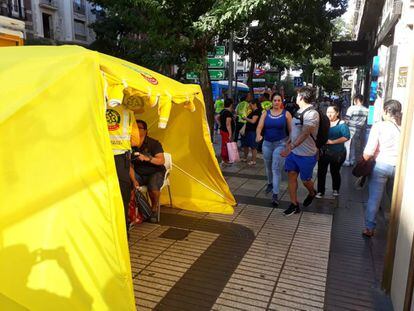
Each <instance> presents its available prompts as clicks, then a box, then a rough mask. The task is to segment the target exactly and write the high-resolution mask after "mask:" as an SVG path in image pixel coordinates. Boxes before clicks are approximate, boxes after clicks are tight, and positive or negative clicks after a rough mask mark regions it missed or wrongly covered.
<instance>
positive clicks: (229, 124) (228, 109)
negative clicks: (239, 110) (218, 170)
mask: <svg viewBox="0 0 414 311" xmlns="http://www.w3.org/2000/svg"><path fill="white" fill-rule="evenodd" d="M218 119H219V121H220V135H221V159H222V160H223V162H222V165H224V166H226V165H231V162H230V161H229V152H228V149H227V143H229V142H232V141H233V134H234V130H235V128H236V123H235V120H234V116H233V100H232V99H231V98H226V100H225V101H224V109H223V110H222V111H221V112H220V115H219V118H218Z"/></svg>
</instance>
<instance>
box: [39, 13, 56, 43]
mask: <svg viewBox="0 0 414 311" xmlns="http://www.w3.org/2000/svg"><path fill="white" fill-rule="evenodd" d="M42 22H43V37H45V38H48V39H53V29H52V15H50V14H47V13H42Z"/></svg>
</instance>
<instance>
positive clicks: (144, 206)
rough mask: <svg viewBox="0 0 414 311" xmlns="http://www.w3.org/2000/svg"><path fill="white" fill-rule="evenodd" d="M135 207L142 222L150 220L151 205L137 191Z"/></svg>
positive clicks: (137, 190) (136, 190)
mask: <svg viewBox="0 0 414 311" xmlns="http://www.w3.org/2000/svg"><path fill="white" fill-rule="evenodd" d="M135 206H137V207H138V212H139V213H140V214H141V215H142V218H143V221H146V220H148V219H150V218H151V215H152V209H151V205H150V204H149V202H148V200H147V199H146V197H145V196H144V194H143V193H142V192H141V191H139V189H135Z"/></svg>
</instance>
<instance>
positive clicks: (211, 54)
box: [207, 45, 226, 57]
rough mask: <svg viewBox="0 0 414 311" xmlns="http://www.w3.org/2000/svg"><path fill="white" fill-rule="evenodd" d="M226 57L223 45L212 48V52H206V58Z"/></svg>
mask: <svg viewBox="0 0 414 311" xmlns="http://www.w3.org/2000/svg"><path fill="white" fill-rule="evenodd" d="M224 55H226V47H225V46H224V45H218V46H215V47H214V52H208V53H207V56H208V57H214V56H224Z"/></svg>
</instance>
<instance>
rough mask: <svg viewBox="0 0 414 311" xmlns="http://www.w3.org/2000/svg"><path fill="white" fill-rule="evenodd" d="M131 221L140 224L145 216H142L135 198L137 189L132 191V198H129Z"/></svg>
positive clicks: (133, 223)
mask: <svg viewBox="0 0 414 311" xmlns="http://www.w3.org/2000/svg"><path fill="white" fill-rule="evenodd" d="M128 214H129V223H130V224H131V225H136V224H140V223H142V222H143V221H144V218H143V217H142V215H141V213H140V212H139V210H138V206H137V204H136V200H135V191H134V190H132V191H131V199H130V200H129V209H128Z"/></svg>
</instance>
